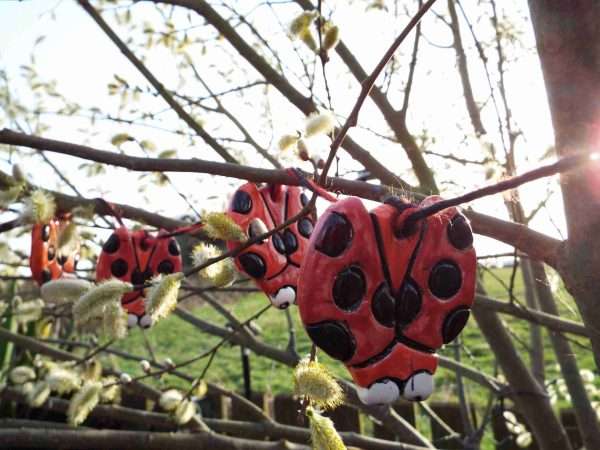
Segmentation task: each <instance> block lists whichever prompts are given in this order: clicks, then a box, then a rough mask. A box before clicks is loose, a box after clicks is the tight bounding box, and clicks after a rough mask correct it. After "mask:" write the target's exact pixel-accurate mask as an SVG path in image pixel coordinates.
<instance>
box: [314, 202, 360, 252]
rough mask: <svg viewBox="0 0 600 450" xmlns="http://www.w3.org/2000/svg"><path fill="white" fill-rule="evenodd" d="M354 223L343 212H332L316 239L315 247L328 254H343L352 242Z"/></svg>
mask: <svg viewBox="0 0 600 450" xmlns="http://www.w3.org/2000/svg"><path fill="white" fill-rule="evenodd" d="M353 236H354V231H353V229H352V224H351V223H350V221H348V219H347V218H346V217H344V216H342V215H341V214H338V213H335V212H333V213H331V214H329V216H327V218H326V219H325V223H324V224H323V228H322V229H321V231H320V233H319V236H317V239H316V241H315V248H316V249H317V250H318V251H320V252H321V253H324V254H326V255H327V256H331V257H336V256H339V255H341V254H342V253H343V252H344V250H346V248H348V247H349V246H350V244H351V243H352V238H353Z"/></svg>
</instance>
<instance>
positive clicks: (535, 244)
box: [0, 129, 562, 268]
mask: <svg viewBox="0 0 600 450" xmlns="http://www.w3.org/2000/svg"><path fill="white" fill-rule="evenodd" d="M0 143H4V144H11V145H16V146H25V147H31V148H36V149H39V150H46V151H53V152H57V153H63V154H66V155H71V156H76V157H79V158H84V159H88V160H91V161H96V162H101V163H105V164H111V165H114V166H119V167H125V168H127V169H130V170H135V171H160V172H195V173H209V174H212V175H221V176H226V177H233V178H240V179H244V180H248V181H254V182H267V183H280V184H287V185H294V186H296V185H298V184H299V181H298V179H297V178H296V177H294V176H292V175H290V174H289V173H288V172H287V171H285V170H268V169H259V168H254V167H248V166H242V165H238V164H229V163H220V162H213V161H204V160H201V159H196V158H194V159H159V158H140V157H134V156H127V155H122V154H117V153H113V152H107V151H103V150H96V149H93V148H91V147H86V146H83V145H77V144H71V143H67V142H62V141H55V140H53V139H45V138H40V137H36V136H30V135H26V134H21V133H16V132H14V131H11V130H7V129H3V130H0ZM305 175H306V176H311V175H310V174H305ZM5 177H6V175H5ZM0 178H1V177H0ZM9 178H10V177H9ZM5 184H6V183H5ZM326 184H327V186H328V187H329V189H330V190H332V191H335V192H339V193H343V194H348V195H355V196H357V197H361V198H366V199H370V200H375V201H381V200H382V199H383V198H384V197H385V196H386V195H389V194H394V193H396V194H397V192H394V190H393V189H391V188H389V187H387V186H381V185H374V184H370V183H365V182H362V181H352V180H345V179H343V178H333V177H331V178H328V179H327V183H326ZM0 185H2V180H1V179H0ZM415 196H416V197H419V196H418V195H415ZM59 197H60V198H62V199H63V201H65V203H67V204H71V208H72V207H73V206H75V205H76V204H77V203H75V204H73V200H74V199H77V197H70V196H66V195H64V194H59ZM69 200H70V202H69ZM87 202H88V203H89V202H90V201H89V200H87ZM99 208H100V210H101V211H103V212H101V214H109V212H108V211H107V210H106V208H105V207H100V206H99ZM102 208H104V209H102ZM130 212H131V213H134V212H135V213H137V214H138V215H142V216H145V217H146V219H148V218H149V217H148V215H147V213H146V214H144V213H145V212H144V211H143V210H139V209H138V210H135V211H133V210H132V209H130ZM466 214H467V216H468V217H469V219H470V220H471V223H472V225H473V230H474V231H475V232H476V233H478V234H483V235H485V236H489V237H491V238H494V239H498V240H499V241H502V242H505V243H507V244H509V245H511V246H513V247H516V248H518V249H519V250H520V251H522V252H523V253H527V254H528V255H529V257H530V258H532V259H538V260H540V261H544V262H545V263H546V264H548V265H550V266H552V267H554V268H557V261H558V255H559V252H560V248H561V246H562V241H559V240H557V239H554V238H551V237H549V236H546V235H544V234H542V233H539V232H537V231H534V230H531V229H529V228H527V227H526V226H524V225H521V224H516V223H512V222H506V221H503V220H500V219H496V218H494V217H491V216H486V215H484V214H480V213H476V212H474V211H470V210H467V211H466ZM150 218H152V217H150ZM142 221H146V220H142ZM147 223H150V222H147ZM170 228H175V227H174V226H173V227H170Z"/></svg>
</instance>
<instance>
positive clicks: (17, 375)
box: [8, 366, 35, 384]
mask: <svg viewBox="0 0 600 450" xmlns="http://www.w3.org/2000/svg"><path fill="white" fill-rule="evenodd" d="M8 379H9V380H10V382H11V383H13V384H24V383H26V382H28V381H31V380H35V370H33V369H32V368H31V367H29V366H17V367H15V368H14V369H13V370H11V371H10V373H9V375H8Z"/></svg>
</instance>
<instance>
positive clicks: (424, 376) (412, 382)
mask: <svg viewBox="0 0 600 450" xmlns="http://www.w3.org/2000/svg"><path fill="white" fill-rule="evenodd" d="M432 392H433V376H431V374H430V373H427V372H419V373H416V374H414V375H413V376H412V377H410V378H409V379H408V381H407V382H406V385H405V386H404V391H403V392H402V397H404V398H405V399H406V400H411V401H416V402H419V401H421V400H425V399H426V398H428V397H429V396H430V395H431V393H432Z"/></svg>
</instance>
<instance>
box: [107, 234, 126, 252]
mask: <svg viewBox="0 0 600 450" xmlns="http://www.w3.org/2000/svg"><path fill="white" fill-rule="evenodd" d="M120 246H121V241H120V240H119V236H117V235H116V234H115V233H113V234H111V235H110V237H109V238H108V240H107V241H106V242H105V243H104V245H103V246H102V250H103V251H105V252H106V253H115V252H116V251H117V250H119V247H120Z"/></svg>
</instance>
